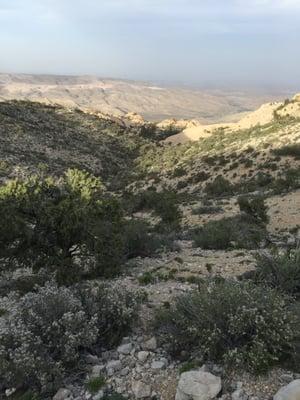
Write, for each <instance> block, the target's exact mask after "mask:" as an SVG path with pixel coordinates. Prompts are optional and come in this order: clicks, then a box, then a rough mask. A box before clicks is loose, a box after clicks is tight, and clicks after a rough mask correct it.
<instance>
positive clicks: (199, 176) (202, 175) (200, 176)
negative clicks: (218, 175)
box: [189, 171, 210, 183]
mask: <svg viewBox="0 0 300 400" xmlns="http://www.w3.org/2000/svg"><path fill="white" fill-rule="evenodd" d="M209 176H210V175H209V174H208V173H207V172H205V171H199V172H196V173H193V175H192V176H191V177H190V179H189V181H190V182H191V183H199V182H205V181H207V179H208V178H209Z"/></svg>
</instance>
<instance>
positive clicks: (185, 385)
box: [175, 370, 222, 400]
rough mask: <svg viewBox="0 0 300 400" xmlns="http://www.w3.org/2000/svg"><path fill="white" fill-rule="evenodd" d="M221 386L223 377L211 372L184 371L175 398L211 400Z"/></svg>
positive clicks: (177, 399) (180, 399) (182, 399)
mask: <svg viewBox="0 0 300 400" xmlns="http://www.w3.org/2000/svg"><path fill="white" fill-rule="evenodd" d="M221 388H222V385H221V379H220V378H219V377H217V376H214V375H213V374H210V373H209V372H204V371H201V370H198V371H188V372H184V373H183V374H181V376H180V380H179V383H178V387H177V391H176V397H175V400H210V399H213V398H215V397H216V396H217V394H218V393H219V392H220V391H221Z"/></svg>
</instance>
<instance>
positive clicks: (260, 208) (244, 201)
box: [238, 196, 269, 223]
mask: <svg viewBox="0 0 300 400" xmlns="http://www.w3.org/2000/svg"><path fill="white" fill-rule="evenodd" d="M238 205H239V207H240V211H241V212H244V213H246V214H248V215H249V216H251V217H253V218H254V219H255V220H256V221H257V222H258V223H266V222H268V220H269V217H268V214H267V206H266V204H265V199H264V197H263V196H253V197H250V196H240V197H239V198H238Z"/></svg>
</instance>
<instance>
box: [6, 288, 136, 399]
mask: <svg viewBox="0 0 300 400" xmlns="http://www.w3.org/2000/svg"><path fill="white" fill-rule="evenodd" d="M3 303H5V302H3ZM7 303H9V301H8V300H7ZM138 304H139V299H138V298H137V297H136V296H135V295H132V294H130V293H129V292H127V291H126V290H125V289H124V288H123V287H122V286H121V287H120V286H119V287H116V286H114V287H112V286H104V285H100V286H99V287H93V288H89V287H86V288H84V289H80V290H79V289H77V290H72V289H70V288H65V287H57V286H56V285H54V284H52V283H51V284H47V285H46V286H45V287H41V288H39V289H38V290H37V292H36V293H28V294H26V295H25V296H24V297H22V298H21V299H19V300H16V299H14V298H12V299H11V302H10V307H8V306H7V304H6V308H7V312H6V313H5V314H4V315H3V316H2V317H1V318H0V376H1V378H0V386H1V387H2V388H4V389H5V388H6V387H8V388H9V387H25V388H26V387H29V388H34V387H35V388H38V389H39V390H41V391H43V392H45V391H50V392H52V391H54V390H55V389H57V388H58V386H59V384H60V382H61V379H62V378H63V376H64V374H65V373H66V371H67V370H68V369H70V368H75V367H76V365H77V362H78V360H79V359H80V355H81V352H82V350H84V349H91V347H92V346H93V345H96V344H98V343H100V344H101V345H108V344H110V343H111V341H112V339H114V340H116V339H117V338H118V337H120V335H121V333H122V329H124V330H125V331H126V330H128V329H129V327H130V323H131V321H132V319H133V318H135V316H136V312H137V307H138Z"/></svg>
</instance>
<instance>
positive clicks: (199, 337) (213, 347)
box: [155, 280, 298, 371]
mask: <svg viewBox="0 0 300 400" xmlns="http://www.w3.org/2000/svg"><path fill="white" fill-rule="evenodd" d="M297 322H298V321H297V320H296V317H295V316H294V314H292V313H291V312H290V311H289V304H288V299H287V298H285V297H283V296H281V295H279V294H278V292H276V291H275V290H272V289H266V288H265V287H259V286H256V285H254V284H251V283H239V282H235V281H224V280H218V281H215V282H212V283H210V284H209V283H205V284H203V285H200V286H199V290H198V291H193V292H190V293H188V294H184V295H182V296H180V297H178V298H177V299H176V300H175V303H174V304H173V305H172V306H171V308H170V309H161V310H160V311H159V312H158V315H157V317H156V321H155V326H156V327H157V329H158V333H159V334H160V335H161V337H162V339H163V341H165V342H166V343H169V344H171V347H170V350H171V351H172V352H173V353H174V354H175V355H176V354H180V352H181V351H183V350H184V351H186V352H188V353H189V354H190V356H191V358H195V359H197V360H201V361H202V362H205V361H207V360H209V361H214V362H222V363H224V364H225V365H228V366H236V367H241V368H244V367H245V368H247V369H249V370H251V371H264V370H267V369H268V368H269V367H270V366H271V365H273V364H276V363H277V362H279V361H281V360H283V359H285V358H286V357H287V355H289V354H290V353H293V351H294V348H293V341H294V339H295V338H296V336H297V334H298V332H297V326H296V323H297Z"/></svg>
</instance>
